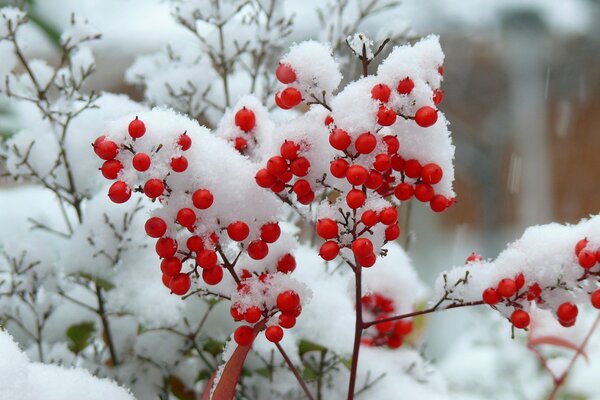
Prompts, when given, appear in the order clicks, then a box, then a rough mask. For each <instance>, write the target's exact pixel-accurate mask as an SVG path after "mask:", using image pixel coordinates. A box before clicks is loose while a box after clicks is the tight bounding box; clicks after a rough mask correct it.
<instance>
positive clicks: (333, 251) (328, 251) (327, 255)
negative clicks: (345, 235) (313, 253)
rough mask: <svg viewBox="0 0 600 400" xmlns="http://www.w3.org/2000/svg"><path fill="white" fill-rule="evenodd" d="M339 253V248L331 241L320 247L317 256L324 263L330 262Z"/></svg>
mask: <svg viewBox="0 0 600 400" xmlns="http://www.w3.org/2000/svg"><path fill="white" fill-rule="evenodd" d="M339 252H340V246H339V245H338V244H337V243H336V242H334V241H333V240H328V241H327V242H325V243H323V244H322V245H321V248H320V249H319V255H320V256H321V258H323V260H325V261H331V260H333V259H334V258H336V257H337V255H338V254H339Z"/></svg>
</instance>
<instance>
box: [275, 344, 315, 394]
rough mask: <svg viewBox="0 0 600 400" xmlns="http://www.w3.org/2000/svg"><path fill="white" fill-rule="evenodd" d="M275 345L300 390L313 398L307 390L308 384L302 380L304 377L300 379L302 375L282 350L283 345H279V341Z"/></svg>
mask: <svg viewBox="0 0 600 400" xmlns="http://www.w3.org/2000/svg"><path fill="white" fill-rule="evenodd" d="M275 346H277V350H279V352H280V353H281V356H282V357H283V359H284V360H285V363H286V364H287V365H288V367H289V368H290V370H291V371H292V373H293V374H294V376H295V377H296V380H297V381H298V383H299V384H300V386H301V387H302V390H304V394H306V397H307V398H308V399H310V400H314V399H315V398H314V397H313V395H312V394H311V393H310V390H308V386H306V382H304V379H302V375H300V372H298V369H297V368H296V366H295V365H294V363H292V360H290V358H289V357H288V355H287V353H286V352H285V350H283V347H281V345H280V344H279V343H275Z"/></svg>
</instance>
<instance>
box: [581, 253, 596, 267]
mask: <svg viewBox="0 0 600 400" xmlns="http://www.w3.org/2000/svg"><path fill="white" fill-rule="evenodd" d="M577 258H578V260H579V265H580V266H581V267H582V268H585V269H590V268H593V267H594V265H596V255H595V254H594V253H592V252H591V251H588V250H582V251H580V252H579V256H578V257H577Z"/></svg>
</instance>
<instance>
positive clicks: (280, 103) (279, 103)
mask: <svg viewBox="0 0 600 400" xmlns="http://www.w3.org/2000/svg"><path fill="white" fill-rule="evenodd" d="M281 93H282V92H277V93H275V104H277V107H279V108H281V109H282V110H289V109H290V108H292V107H288V106H287V105H285V104H283V100H281Z"/></svg>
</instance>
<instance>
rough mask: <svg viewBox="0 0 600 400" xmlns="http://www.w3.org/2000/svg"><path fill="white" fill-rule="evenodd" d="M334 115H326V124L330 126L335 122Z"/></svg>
mask: <svg viewBox="0 0 600 400" xmlns="http://www.w3.org/2000/svg"><path fill="white" fill-rule="evenodd" d="M333 122H334V121H333V117H332V116H331V115H328V116H326V117H325V126H329V125H331V124H333Z"/></svg>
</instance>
